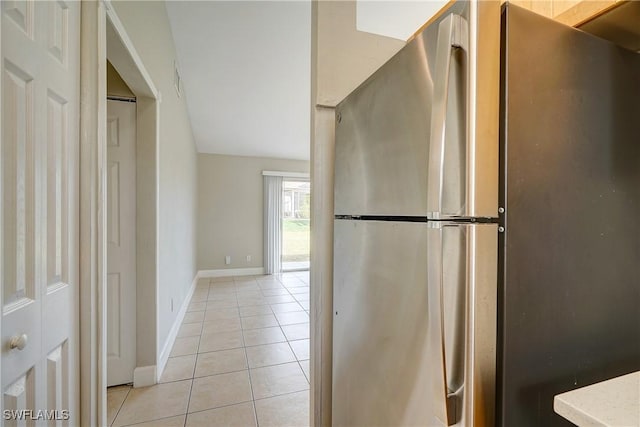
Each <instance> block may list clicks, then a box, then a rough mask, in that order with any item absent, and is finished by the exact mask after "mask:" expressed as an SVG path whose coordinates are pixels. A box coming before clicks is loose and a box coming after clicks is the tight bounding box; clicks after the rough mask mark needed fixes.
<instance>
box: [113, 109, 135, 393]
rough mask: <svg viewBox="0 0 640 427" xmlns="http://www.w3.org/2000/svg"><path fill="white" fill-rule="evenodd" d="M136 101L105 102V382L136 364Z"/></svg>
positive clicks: (127, 374) (128, 377) (125, 375)
mask: <svg viewBox="0 0 640 427" xmlns="http://www.w3.org/2000/svg"><path fill="white" fill-rule="evenodd" d="M135 120H136V104H135V103H133V102H125V101H113V100H109V101H107V266H108V267H107V268H108V270H107V383H108V385H109V386H112V385H117V384H124V383H130V382H132V381H133V370H134V368H135V366H136V333H135V331H136V327H135V326H136V239H135V236H136V191H135V188H136V176H135V162H136V145H135V143H136V139H135V136H136V122H135Z"/></svg>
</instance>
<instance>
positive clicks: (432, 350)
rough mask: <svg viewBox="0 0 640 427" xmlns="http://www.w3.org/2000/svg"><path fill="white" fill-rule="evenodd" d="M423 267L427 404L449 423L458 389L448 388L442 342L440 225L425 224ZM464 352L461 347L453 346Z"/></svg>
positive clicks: (442, 300) (454, 413) (442, 231)
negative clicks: (429, 368)
mask: <svg viewBox="0 0 640 427" xmlns="http://www.w3.org/2000/svg"><path fill="white" fill-rule="evenodd" d="M429 227H430V228H431V230H429V231H430V232H429V237H428V243H427V244H428V247H427V268H428V278H427V281H428V283H427V286H428V310H429V318H428V322H429V323H428V325H429V326H428V328H429V334H428V336H429V342H428V346H429V360H430V362H431V363H430V365H431V366H432V367H433V372H432V373H431V375H430V383H429V384H430V386H429V388H430V390H429V395H430V403H431V405H432V410H431V413H432V414H433V415H434V416H435V417H436V419H437V420H438V422H439V423H441V425H444V426H451V425H454V424H455V423H456V419H455V418H456V412H457V411H456V408H455V403H456V397H455V396H456V395H457V394H458V393H459V391H460V390H454V391H450V390H449V387H448V384H449V380H448V378H449V377H448V375H451V374H452V373H451V372H448V369H447V363H446V360H447V354H446V345H445V320H444V318H445V302H444V289H443V287H444V283H443V282H444V271H443V270H444V268H443V267H444V263H443V244H444V239H443V233H444V228H445V226H443V225H442V224H439V223H431V224H430V225H429ZM455 350H456V351H464V349H455Z"/></svg>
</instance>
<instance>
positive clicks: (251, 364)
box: [107, 271, 310, 427]
mask: <svg viewBox="0 0 640 427" xmlns="http://www.w3.org/2000/svg"><path fill="white" fill-rule="evenodd" d="M309 378H310V375H309V272H308V271H304V272H291V273H283V274H279V275H273V276H242V277H234V278H231V277H221V278H214V279H200V280H199V282H198V284H197V286H196V290H195V292H194V294H193V298H192V299H191V303H190V305H189V308H188V310H187V313H186V315H185V318H184V321H183V324H182V326H181V328H180V331H179V333H178V338H177V339H176V341H175V344H174V346H173V349H172V352H171V356H170V358H169V360H168V362H167V366H166V368H165V370H164V373H163V375H162V378H161V381H160V384H157V385H154V386H151V387H144V388H138V389H133V388H131V387H130V386H119V387H112V388H109V389H108V392H107V396H108V397H107V400H108V403H107V406H108V414H107V418H108V420H107V421H108V423H109V425H113V426H128V425H139V426H167V427H168V426H171V427H173V426H176V427H178V426H180V427H183V426H236V425H237V426H260V427H267V426H278V427H282V426H296V427H301V426H308V425H309Z"/></svg>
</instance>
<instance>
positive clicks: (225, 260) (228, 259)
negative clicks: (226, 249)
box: [224, 255, 231, 265]
mask: <svg viewBox="0 0 640 427" xmlns="http://www.w3.org/2000/svg"><path fill="white" fill-rule="evenodd" d="M224 263H225V264H227V265H229V264H231V255H227V256H226V257H224Z"/></svg>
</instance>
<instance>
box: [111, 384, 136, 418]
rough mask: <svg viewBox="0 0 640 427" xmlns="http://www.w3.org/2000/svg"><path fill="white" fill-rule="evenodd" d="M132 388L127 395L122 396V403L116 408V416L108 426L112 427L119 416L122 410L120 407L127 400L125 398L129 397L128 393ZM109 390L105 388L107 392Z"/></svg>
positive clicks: (129, 390)
mask: <svg viewBox="0 0 640 427" xmlns="http://www.w3.org/2000/svg"><path fill="white" fill-rule="evenodd" d="M132 388H133V386H130V387H129V389H128V390H127V394H126V395H125V396H124V399H122V403H121V404H120V406H118V411H117V412H116V415H115V416H114V417H113V420H112V421H111V423H110V424H109V426H112V425H113V423H115V422H116V418H118V414H120V411H121V410H122V407H123V406H124V402H125V401H126V400H127V397H129V393H131V389H132ZM108 390H109V387H107V392H108Z"/></svg>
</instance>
